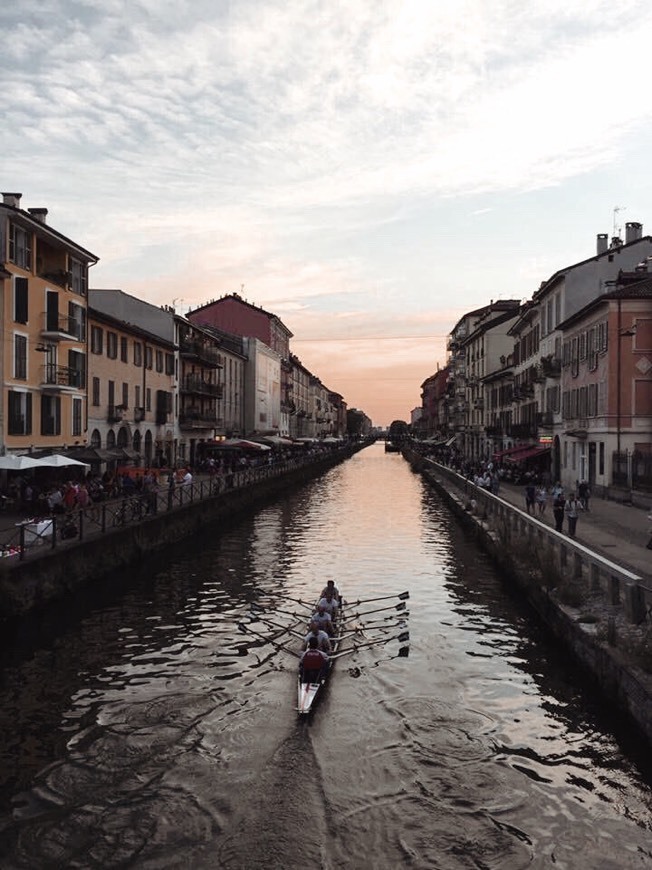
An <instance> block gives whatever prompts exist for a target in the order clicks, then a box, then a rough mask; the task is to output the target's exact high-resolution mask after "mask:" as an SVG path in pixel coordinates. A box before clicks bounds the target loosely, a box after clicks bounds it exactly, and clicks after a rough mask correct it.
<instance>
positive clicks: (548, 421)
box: [537, 411, 552, 428]
mask: <svg viewBox="0 0 652 870" xmlns="http://www.w3.org/2000/svg"><path fill="white" fill-rule="evenodd" d="M537 425H538V426H545V427H546V428H550V427H551V426H552V411H542V412H541V413H539V414H537Z"/></svg>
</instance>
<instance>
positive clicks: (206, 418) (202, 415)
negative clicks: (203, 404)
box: [179, 408, 217, 429]
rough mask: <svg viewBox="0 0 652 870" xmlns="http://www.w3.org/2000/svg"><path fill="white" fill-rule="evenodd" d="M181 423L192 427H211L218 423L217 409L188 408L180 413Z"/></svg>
mask: <svg viewBox="0 0 652 870" xmlns="http://www.w3.org/2000/svg"><path fill="white" fill-rule="evenodd" d="M179 425H180V426H184V427H186V428H191V429H210V428H213V427H214V426H216V425H217V416H216V414H215V411H213V412H212V413H211V412H210V411H199V410H197V409H196V408H188V409H187V410H185V411H182V412H181V413H180V414H179Z"/></svg>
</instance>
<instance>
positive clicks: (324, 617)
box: [310, 601, 333, 635]
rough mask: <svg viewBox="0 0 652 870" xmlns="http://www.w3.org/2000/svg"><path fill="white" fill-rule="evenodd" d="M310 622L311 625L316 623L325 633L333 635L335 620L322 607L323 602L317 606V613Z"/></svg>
mask: <svg viewBox="0 0 652 870" xmlns="http://www.w3.org/2000/svg"><path fill="white" fill-rule="evenodd" d="M310 621H311V623H312V622H316V623H317V625H318V626H319V627H320V628H321V630H322V631H325V632H326V633H327V634H329V635H332V634H333V620H332V619H331V615H330V613H329V612H328V611H327V610H326V608H325V607H323V606H322V603H321V601H320V602H319V604H318V606H317V612H316V613H313V615H312V619H311V620H310Z"/></svg>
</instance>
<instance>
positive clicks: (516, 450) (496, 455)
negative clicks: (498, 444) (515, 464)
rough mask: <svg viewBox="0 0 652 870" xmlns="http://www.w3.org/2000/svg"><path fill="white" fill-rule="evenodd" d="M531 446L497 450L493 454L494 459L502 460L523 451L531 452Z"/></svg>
mask: <svg viewBox="0 0 652 870" xmlns="http://www.w3.org/2000/svg"><path fill="white" fill-rule="evenodd" d="M531 449H532V444H519V445H518V447H509V448H508V449H507V450H498V451H496V453H494V455H493V458H494V459H502V458H503V457H505V456H512V454H514V453H521V452H523V451H525V450H531Z"/></svg>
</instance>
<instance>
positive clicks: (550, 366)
mask: <svg viewBox="0 0 652 870" xmlns="http://www.w3.org/2000/svg"><path fill="white" fill-rule="evenodd" d="M541 371H542V373H543V374H544V375H545V376H546V377H547V378H558V377H561V360H560V359H558V358H557V357H552V356H544V357H542V358H541Z"/></svg>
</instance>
